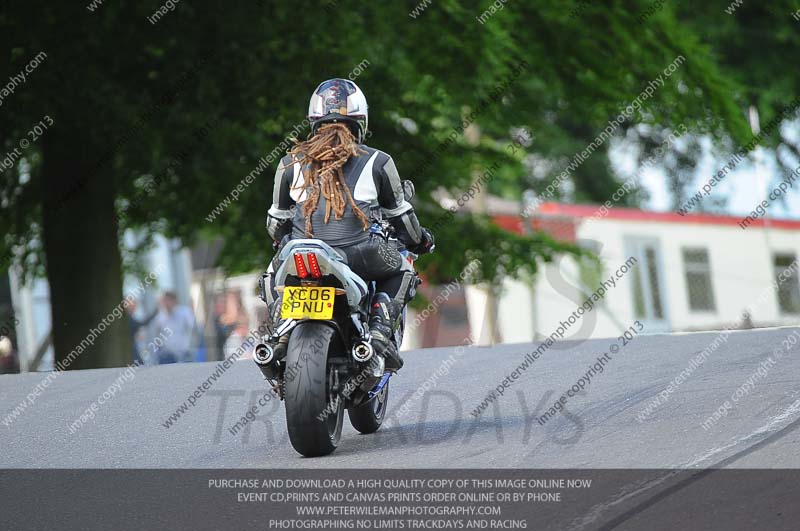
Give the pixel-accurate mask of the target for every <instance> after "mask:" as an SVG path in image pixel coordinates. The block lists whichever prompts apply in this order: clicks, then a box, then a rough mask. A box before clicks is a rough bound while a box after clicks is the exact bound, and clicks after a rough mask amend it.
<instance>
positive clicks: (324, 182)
mask: <svg viewBox="0 0 800 531" xmlns="http://www.w3.org/2000/svg"><path fill="white" fill-rule="evenodd" d="M360 153H366V151H364V150H363V149H361V148H359V147H358V144H357V143H356V139H355V136H353V133H352V132H351V131H350V129H349V128H348V127H347V125H345V124H342V123H332V124H325V125H323V126H322V127H320V128H319V129H318V130H317V132H316V134H314V135H313V136H311V137H309V138H308V139H307V140H304V141H302V142H300V141H297V140H295V145H294V146H292V148H291V149H290V150H289V154H290V155H291V156H292V164H303V165H304V166H305V171H304V172H303V175H304V177H305V183H304V184H303V187H304V188H306V191H307V193H308V199H306V201H305V203H304V204H303V214H304V215H305V218H306V237H307V238H313V237H314V227H313V226H312V224H311V215H312V214H314V212H316V210H317V205H318V204H319V198H320V195H322V197H324V198H325V223H328V220H329V219H330V217H331V211H333V215H334V216H335V218H336V219H342V216H343V215H344V209H345V206H346V204H345V197H346V200H347V203H349V204H350V208H352V209H353V212H354V213H355V215H356V217H357V218H358V219H359V220H361V224H362V225H363V226H364V230H366V229H367V228H368V227H369V220H368V219H367V216H366V215H365V214H364V212H362V211H361V209H360V208H358V206H357V205H356V203H355V201H354V200H353V196H352V194H351V193H350V189H349V188H348V187H347V184H346V183H345V181H344V173H343V172H342V167H343V166H344V165H345V163H346V162H347V161H348V160H349V159H350V157H352V156H357V155H359V154H360Z"/></svg>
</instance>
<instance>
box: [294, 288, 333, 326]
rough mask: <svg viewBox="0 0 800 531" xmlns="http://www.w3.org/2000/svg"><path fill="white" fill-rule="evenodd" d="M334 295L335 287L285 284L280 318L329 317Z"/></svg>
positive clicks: (331, 315)
mask: <svg viewBox="0 0 800 531" xmlns="http://www.w3.org/2000/svg"><path fill="white" fill-rule="evenodd" d="M335 295H336V288H312V287H304V286H287V287H286V288H285V289H284V290H283V302H282V304H281V318H283V319H323V320H327V319H330V318H331V317H333V299H334V296H335Z"/></svg>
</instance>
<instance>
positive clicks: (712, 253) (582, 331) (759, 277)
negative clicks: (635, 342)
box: [467, 203, 800, 343]
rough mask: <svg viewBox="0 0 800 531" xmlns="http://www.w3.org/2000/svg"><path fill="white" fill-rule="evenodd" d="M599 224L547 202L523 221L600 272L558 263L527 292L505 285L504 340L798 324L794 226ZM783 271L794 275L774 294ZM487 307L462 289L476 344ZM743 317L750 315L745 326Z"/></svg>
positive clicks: (651, 219) (593, 210)
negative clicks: (592, 299) (637, 325)
mask: <svg viewBox="0 0 800 531" xmlns="http://www.w3.org/2000/svg"><path fill="white" fill-rule="evenodd" d="M600 216H601V214H600V212H599V211H598V208H597V207H596V206H591V205H566V204H558V203H544V204H542V205H541V206H540V207H539V209H538V211H537V212H536V214H535V215H534V217H533V218H532V219H531V220H528V223H531V224H532V227H533V228H537V229H541V230H544V231H546V232H548V233H550V234H552V235H554V236H555V237H557V238H558V239H562V240H567V241H571V242H573V243H577V244H578V245H580V246H582V247H585V248H588V249H592V250H594V251H596V252H597V253H598V254H599V256H600V258H601V260H602V272H600V271H598V270H597V268H596V267H592V264H591V262H589V261H582V262H580V263H579V262H578V261H576V260H574V259H572V258H565V259H562V260H561V261H560V263H558V264H548V265H547V266H544V267H542V268H541V269H540V272H539V275H538V277H537V279H536V281H535V285H534V286H533V287H532V288H531V286H529V285H526V284H523V283H521V282H516V281H506V282H505V283H504V285H503V290H502V294H501V295H500V297H499V298H498V301H497V308H498V322H497V328H498V332H499V336H500V339H501V341H503V342H506V343H513V342H526V341H531V340H532V339H541V338H542V337H545V336H549V335H551V334H552V333H553V332H554V331H556V330H558V328H559V326H560V325H561V324H567V325H568V326H567V327H565V328H566V329H567V331H566V333H564V339H568V338H570V337H571V338H574V339H579V338H580V339H582V338H586V337H612V336H616V335H618V334H619V333H620V332H622V331H624V330H626V329H627V328H628V327H630V326H631V325H633V324H634V322H635V321H636V320H639V321H640V322H641V323H642V324H643V325H644V327H645V329H644V332H646V333H655V332H665V331H688V330H710V329H722V328H724V327H729V326H735V327H737V328H738V327H749V326H777V325H796V324H798V323H800V286H799V285H798V276H800V271H798V270H797V269H796V268H797V263H795V261H796V260H797V259H798V257H800V221H790V220H778V219H766V220H758V221H756V222H754V223H752V224H751V225H750V226H749V227H747V228H746V229H742V228H741V226H740V225H739V224H738V223H739V221H741V219H740V218H735V217H731V216H718V215H705V214H700V215H687V216H680V215H678V214H675V213H658V212H645V211H642V210H637V209H631V208H620V207H614V208H612V209H610V210H609V211H608V212H607V214H606V215H605V216H604V217H600ZM494 219H495V220H496V221H497V222H498V223H499V224H500V225H501V226H503V227H505V228H507V229H509V230H514V231H517V232H523V230H528V228H527V227H525V226H524V225H523V220H522V218H520V217H519V216H518V215H495V216H494ZM631 258H633V260H631ZM626 262H628V263H629V264H633V263H634V262H635V265H632V266H630V265H629V266H625V265H624V264H625V263H626ZM790 265H793V266H792V268H793V269H794V270H793V271H791V269H790V271H789V272H788V273H787V275H785V276H786V279H785V280H784V281H783V282H781V283H780V285H779V287H778V289H777V290H776V289H774V283H775V281H776V279H777V277H778V275H779V274H780V273H781V272H783V271H784V270H786V269H787V267H789V266H790ZM620 267H622V269H623V270H628V271H627V272H622V271H618V268H620ZM612 276H613V277H615V278H614V280H615V283H616V284H615V285H611V283H610V282H609V280H608V279H609V277H612ZM617 276H619V277H620V278H616V277H617ZM602 280H606V284H607V285H608V286H610V287H609V289H608V290H607V291H606V293H605V294H604V297H603V299H602V301H600V302H598V303H596V304H595V305H594V309H593V310H592V311H590V312H587V313H585V314H584V315H582V316H581V318H580V319H574V318H573V324H569V323H567V322H566V321H567V319H568V318H569V317H570V316H571V315H572V314H573V312H575V311H576V309H577V308H578V306H580V305H581V304H583V302H584V301H585V300H586V299H587V298H588V297H589V296H590V295H591V293H592V292H593V291H594V290H595V289H596V288H597V286H598V285H599V282H600V281H602ZM486 304H487V296H486V291H485V290H482V289H480V288H478V287H471V288H468V289H467V306H468V309H469V317H470V328H471V330H472V333H473V334H474V335H475V337H484V336H486V334H485V333H484V330H483V327H484V326H488V325H486V324H485V321H486V320H485V319H484V316H485V313H486V312H485V306H486ZM745 311H747V312H748V314H749V317H748V318H745V319H742V315H743V312H745ZM581 313H583V311H581Z"/></svg>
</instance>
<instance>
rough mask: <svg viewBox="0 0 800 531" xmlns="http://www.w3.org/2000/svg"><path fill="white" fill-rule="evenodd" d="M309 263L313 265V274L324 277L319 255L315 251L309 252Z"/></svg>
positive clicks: (315, 276) (313, 275) (316, 276)
mask: <svg viewBox="0 0 800 531" xmlns="http://www.w3.org/2000/svg"><path fill="white" fill-rule="evenodd" d="M308 265H309V266H310V267H311V276H312V277H314V278H322V271H320V270H319V264H318V263H317V255H316V254H314V253H308Z"/></svg>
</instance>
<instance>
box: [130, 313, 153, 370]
mask: <svg viewBox="0 0 800 531" xmlns="http://www.w3.org/2000/svg"><path fill="white" fill-rule="evenodd" d="M136 307H137V301H135V300H133V301H131V303H130V304H129V305H128V307H127V308H126V310H127V311H128V324H129V326H130V331H131V343H132V344H133V362H134V363H137V364H142V363H146V362H147V361H148V360H144V359H142V356H141V353H140V352H139V340H140V338H139V337H138V336H139V332H140V331H141V330H142V329H143V328H145V327H146V326H147V325H148V324H149V323H150V321H152V320H153V319H154V318H155V316H156V315H158V310H153V313H151V314H150V315H148V316H147V317H145V318H144V319H142V320H139V319H137V318H136V317H134V314H135V313H136Z"/></svg>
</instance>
